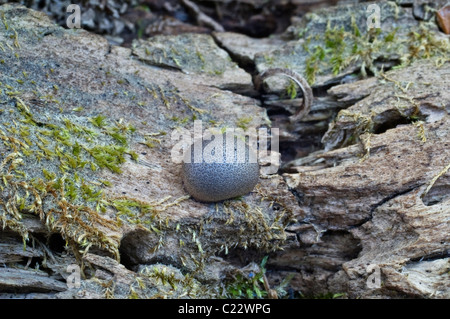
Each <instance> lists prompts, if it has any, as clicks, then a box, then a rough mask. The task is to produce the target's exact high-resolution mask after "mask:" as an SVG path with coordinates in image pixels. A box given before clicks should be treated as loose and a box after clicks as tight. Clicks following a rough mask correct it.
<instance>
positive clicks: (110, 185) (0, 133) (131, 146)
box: [0, 2, 450, 298]
mask: <svg viewBox="0 0 450 319" xmlns="http://www.w3.org/2000/svg"><path fill="white" fill-rule="evenodd" d="M382 6H383V8H384V9H386V11H385V12H386V13H387V14H386V17H385V19H384V20H383V23H385V25H387V26H389V25H390V24H389V23H392V22H393V21H394V22H396V23H398V24H399V25H401V28H400V30H399V36H405V34H406V29H408V28H409V27H418V24H419V22H418V21H417V19H416V18H415V16H414V14H413V8H411V7H408V6H405V7H403V6H400V7H398V8H397V7H396V6H395V5H394V4H393V3H391V4H389V3H388V4H386V3H384V2H383V3H382ZM358 8H359V9H358V10H357V11H356V20H355V23H356V25H357V26H360V29H361V30H362V27H361V25H363V23H364V22H365V20H364V19H363V17H364V14H365V11H364V10H365V4H360V5H358ZM363 9H364V10H363ZM396 10H397V11H396ZM416 11H417V10H416ZM336 13H339V14H336ZM351 13H352V12H350V11H349V10H348V7H345V6H344V7H337V8H334V9H327V10H324V11H321V15H320V17H315V16H314V14H310V15H308V16H307V17H305V18H304V19H302V20H301V21H300V22H299V24H298V25H297V24H295V25H293V27H292V28H291V29H290V31H289V32H291V33H292V32H294V33H297V35H298V32H300V31H301V28H303V27H304V26H305V25H307V26H309V28H308V29H307V30H306V31H305V32H306V34H305V36H306V38H307V37H308V36H312V35H314V34H315V33H320V32H321V33H324V32H325V30H327V26H326V21H327V19H331V18H330V17H336V19H335V20H333V22H335V24H333V25H336V26H339V27H340V26H343V27H344V28H348V30H347V31H346V32H350V31H349V30H353V32H355V33H356V31H355V30H356V29H355V24H354V23H353V24H352V19H351ZM396 13H397V16H396ZM416 15H419V13H417V14H416ZM0 16H1V17H2V22H1V23H0V44H2V46H3V47H4V49H5V50H1V47H0V50H1V51H0V54H1V56H0V60H1V61H2V62H1V63H0V82H1V91H0V105H1V112H2V113H1V120H0V177H1V178H0V184H1V187H2V190H1V192H0V200H1V202H0V225H1V227H2V232H1V233H0V234H2V237H1V239H0V262H1V263H4V265H3V264H2V265H0V293H3V294H5V296H6V294H11V293H13V294H14V293H16V296H17V297H20V296H24V297H26V296H28V297H33V296H34V297H36V298H40V297H45V296H47V297H50V298H158V297H163V298H164V297H165V298H183V297H191V298H196V297H218V296H222V297H223V296H226V297H233V296H234V297H236V296H235V295H232V294H231V293H230V292H229V291H227V288H226V287H227V285H228V287H229V285H230V284H232V283H233V282H235V281H236V280H238V278H241V280H242V278H243V277H244V278H247V277H245V274H248V273H249V271H250V270H249V269H251V271H252V272H253V274H254V273H255V272H257V271H260V270H261V268H260V267H259V266H257V265H259V264H260V262H261V260H263V258H264V257H265V256H268V259H267V264H266V265H265V267H266V268H267V269H268V270H270V271H267V272H266V274H265V276H266V279H267V281H266V282H265V284H266V286H267V287H270V289H271V291H272V289H273V290H274V291H277V294H278V297H283V296H286V292H285V294H284V295H283V293H282V290H283V289H281V288H280V289H278V288H277V286H278V285H280V284H281V283H282V282H283V281H284V280H285V279H286V278H290V277H292V279H291V280H290V282H289V284H288V286H287V288H286V289H290V291H291V292H293V295H295V294H297V295H295V296H298V294H299V293H301V294H303V295H306V296H317V295H321V294H327V293H339V294H342V293H343V294H345V296H347V297H350V298H360V297H364V298H378V297H381V298H383V297H384V298H385V297H402V298H408V297H422V298H448V297H449V291H450V290H449V289H448V287H449V280H448V269H449V256H448V248H449V243H448V231H449V213H450V207H449V205H450V204H449V203H450V197H449V190H450V178H449V174H450V173H449V165H450V147H449V143H450V129H449V128H450V117H449V112H450V96H449V94H448V88H449V87H450V84H449V82H448V81H449V70H450V63H449V61H448V59H445V56H444V58H442V56H440V55H439V54H441V53H442V52H444V53H445V52H446V51H445V48H446V45H447V44H448V37H444V36H443V35H442V34H441V33H439V31H438V29H437V27H431V28H430V29H429V30H428V31H429V32H431V34H432V35H435V36H436V39H438V40H439V41H443V42H439V41H438V42H436V43H434V44H435V45H436V47H439V50H441V51H439V52H437V54H436V55H437V58H438V59H435V60H418V61H413V60H412V59H411V60H410V61H409V62H410V63H409V64H408V65H404V66H403V67H402V68H398V69H397V70H392V71H389V72H384V71H383V70H381V69H379V70H378V71H377V72H375V71H376V67H378V66H380V65H379V64H376V63H375V64H373V65H372V66H371V68H369V66H368V65H367V64H366V66H367V70H366V71H370V70H371V71H374V72H375V73H376V74H374V76H372V77H369V78H366V79H361V78H362V76H360V75H358V74H357V73H358V70H359V71H361V70H363V69H364V67H363V66H364V64H363V61H362V60H356V62H355V61H352V62H355V63H350V64H348V65H346V66H345V67H343V68H342V69H336V70H334V71H335V72H333V70H332V69H327V68H325V69H323V70H321V71H322V73H320V72H319V73H318V74H316V79H315V80H316V82H315V83H314V85H313V88H314V89H315V92H314V93H315V97H314V101H313V105H312V107H311V110H312V111H311V113H310V114H309V115H308V116H306V117H304V118H303V119H302V120H301V121H298V122H296V123H289V122H288V121H287V120H286V119H287V117H288V116H289V115H290V114H292V113H293V112H295V109H296V102H298V101H300V100H301V99H302V96H301V94H299V96H298V100H297V101H296V100H293V102H292V103H291V105H290V106H289V105H288V106H287V105H286V104H287V103H285V101H283V100H286V99H287V98H288V97H287V96H285V95H283V94H281V93H280V92H281V91H280V85H279V83H277V82H272V83H270V82H269V81H267V82H269V83H268V89H273V90H272V91H270V92H269V93H268V95H267V96H263V97H262V101H261V100H259V99H257V98H255V97H258V96H257V95H255V90H254V87H253V83H252V77H251V75H250V74H249V73H247V72H246V71H245V70H243V69H241V68H240V67H239V66H238V64H237V63H236V62H234V61H232V58H231V57H230V56H229V54H228V53H227V51H225V50H223V49H221V48H219V46H218V45H217V44H216V43H215V42H214V39H213V37H212V36H209V35H177V36H173V37H169V36H165V37H163V36H160V37H153V38H151V39H149V40H139V41H136V42H135V43H134V45H133V47H132V48H131V49H128V48H123V47H116V46H111V45H109V44H108V42H107V41H106V40H105V39H104V38H103V37H101V36H99V35H94V34H91V33H88V32H86V31H83V30H66V29H63V28H60V27H57V26H56V25H55V24H53V23H52V22H50V21H49V19H48V18H47V17H46V16H45V15H44V14H42V13H38V12H35V11H32V10H28V9H26V8H25V7H22V6H16V5H10V4H7V5H3V6H0ZM423 17H425V16H423ZM352 28H353V29H352ZM286 35H288V34H286ZM286 35H285V36H286ZM383 36H387V34H384V33H383ZM214 37H215V39H216V40H217V39H219V41H220V42H221V45H222V46H223V47H224V48H226V49H227V50H228V51H229V52H234V54H232V56H233V57H235V56H238V55H242V56H246V59H248V60H247V62H249V61H250V62H249V63H250V64H253V65H254V66H255V71H257V72H260V71H263V70H265V69H267V68H269V67H273V66H277V65H278V66H280V67H286V65H285V64H286V63H287V62H289V63H288V64H289V65H290V66H291V67H292V69H294V70H295V71H297V72H298V73H299V74H302V75H303V74H304V73H305V70H306V67H307V65H306V62H305V60H306V59H308V58H309V57H310V56H309V55H308V54H309V53H311V52H309V53H308V51H307V50H305V47H304V44H305V41H306V40H305V39H306V38H305V37H303V39H298V38H296V39H293V38H290V40H283V38H280V39H277V40H276V41H274V42H272V41H267V42H265V41H263V42H264V43H265V45H266V46H265V47H264V50H265V51H266V52H257V53H255V52H256V51H257V49H255V46H254V45H253V44H254V43H253V42H252V43H249V47H250V49H249V51H248V52H242V50H239V49H233V50H232V49H230V48H227V46H228V47H229V46H233V43H239V41H241V40H242V39H237V40H236V39H235V41H237V42H235V41H234V40H233V35H232V34H231V35H230V34H220V33H217V34H215V35H214ZM389 39H390V38H388V40H389ZM322 40H323V39H322ZM279 41H281V42H284V44H283V46H281V47H280V43H281V42H279ZM311 41H312V42H311V45H315V44H317V45H318V43H319V42H317V43H315V42H314V41H316V40H315V39H312V40H311ZM317 41H319V40H317ZM445 41H447V42H445ZM256 42H258V41H256ZM388 42H389V41H388ZM433 48H435V47H433ZM391 49H392V48H391ZM292 52H293V54H291V53H292ZM288 53H289V54H288ZM399 53H401V52H392V51H389V50H387V51H383V52H381V53H380V55H379V56H378V55H376V56H373V58H374V59H375V60H376V59H377V57H380V59H378V62H379V61H380V60H382V59H381V57H384V58H386V59H387V60H391V61H390V62H389V64H386V65H389V67H390V66H392V63H394V62H393V61H395V60H396V59H398V54H399ZM447 54H448V51H447ZM447 56H448V55H447ZM439 57H440V58H439ZM365 62H368V61H365ZM397 62H398V61H397ZM336 71H337V72H336ZM361 72H362V71H361ZM366 73H367V72H366ZM369 75H370V72H369ZM337 84H339V85H337ZM281 90H284V88H283V87H281ZM240 93H245V94H248V96H245V95H242V94H240ZM291 93H292V92H291ZM275 95H276V96H280V99H279V100H278V101H274V99H273V97H274V96H275ZM269 99H271V101H269ZM261 102H262V103H261ZM269 104H271V105H269ZM262 105H263V106H267V109H265V108H263V107H261V106H262ZM280 110H281V111H280ZM267 111H269V113H271V114H273V117H272V119H273V121H272V122H271V121H270V120H269V117H268V115H267ZM194 120H202V122H203V125H204V127H203V128H205V129H206V128H208V129H216V130H220V129H223V128H225V127H241V128H245V129H253V128H259V127H264V126H267V127H269V126H272V127H276V126H278V125H279V126H280V128H281V133H282V138H283V139H284V140H283V142H285V143H286V144H285V145H287V146H289V145H293V144H299V148H295V152H297V153H296V154H295V155H292V159H293V161H290V162H289V163H286V159H285V158H282V160H284V161H285V162H284V163H283V164H285V165H284V166H283V169H284V172H283V171H280V173H283V174H271V175H270V174H269V175H267V174H261V178H260V182H259V184H258V185H257V186H256V187H255V189H254V191H253V192H251V193H250V194H248V195H245V196H242V197H241V198H237V199H233V200H228V201H224V202H220V203H213V204H205V203H201V202H197V201H195V200H193V199H192V198H190V197H189V196H188V194H187V193H186V191H185V189H184V188H183V184H182V181H181V175H180V164H179V163H176V162H175V161H173V159H172V150H173V148H174V147H175V146H176V145H177V143H178V142H179V140H176V139H172V138H171V137H172V133H173V132H180V131H182V130H183V129H186V130H191V131H192V128H193V123H194ZM329 123H331V124H330V125H329ZM320 141H323V144H321V143H320ZM289 143H291V144H289ZM302 143H304V144H302ZM296 147H297V146H296ZM282 151H283V150H282ZM311 151H315V152H311ZM299 155H300V156H299ZM298 157H302V158H298ZM5 233H7V234H8V237H6V235H5ZM12 233H14V236H13V237H9V234H12ZM52 236H56V237H53V240H52ZM6 238H8V239H6ZM33 238H34V239H36V240H38V241H39V243H40V244H39V245H36V246H35V247H33ZM24 243H25V249H24ZM30 259H32V261H33V264H34V265H38V266H39V267H40V268H41V270H40V271H37V270H34V269H31V268H30V267H27V266H29V265H27V263H28V261H29V260H30ZM72 264H76V265H78V266H79V267H80V271H81V274H80V276H81V278H80V284H81V285H80V287H78V288H69V287H68V286H67V283H66V280H67V278H68V275H69V273H68V272H67V266H68V265H72ZM243 274H244V275H243ZM377 276H378V277H377ZM252 287H253V286H252ZM260 288H261V289H264V287H263V286H262V285H261V287H260ZM34 294H35V295H34Z"/></svg>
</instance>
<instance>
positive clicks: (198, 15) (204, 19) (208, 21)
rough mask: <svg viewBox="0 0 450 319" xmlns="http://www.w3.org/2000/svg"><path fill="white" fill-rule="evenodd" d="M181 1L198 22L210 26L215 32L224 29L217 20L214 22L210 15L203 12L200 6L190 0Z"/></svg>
mask: <svg viewBox="0 0 450 319" xmlns="http://www.w3.org/2000/svg"><path fill="white" fill-rule="evenodd" d="M181 2H182V3H183V4H184V5H185V6H186V7H187V8H188V9H189V10H190V11H191V12H192V13H193V14H194V15H195V19H196V20H197V23H198V24H200V25H205V26H207V27H210V28H211V29H213V30H214V31H217V32H224V31H225V29H224V28H223V27H222V26H221V25H220V24H219V23H218V22H216V21H215V20H214V19H213V18H211V17H210V16H208V15H206V14H204V13H203V12H202V11H201V10H200V8H199V7H198V6H197V5H196V4H195V3H193V2H192V1H189V0H181Z"/></svg>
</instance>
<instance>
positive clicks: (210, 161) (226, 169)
mask: <svg viewBox="0 0 450 319" xmlns="http://www.w3.org/2000/svg"><path fill="white" fill-rule="evenodd" d="M218 136H220V135H218ZM222 139H223V148H222V150H220V148H219V152H218V153H217V154H216V153H215V152H216V151H217V150H215V148H212V149H211V145H210V146H209V147H208V144H209V143H212V141H213V140H214V135H213V138H212V141H211V140H203V141H201V140H200V141H197V142H198V143H199V145H201V149H200V148H199V149H200V150H201V153H202V155H201V157H200V161H198V162H197V163H196V162H195V157H194V151H195V149H194V146H192V147H191V152H190V153H189V152H188V153H187V154H186V155H185V158H184V162H183V168H182V170H183V171H182V172H183V182H184V187H185V188H186V190H187V191H188V193H189V194H190V195H191V196H192V197H194V198H195V199H196V200H199V201H202V202H218V201H222V200H225V199H229V198H233V197H238V196H242V195H245V194H247V193H249V192H251V191H252V190H253V188H254V187H255V186H256V184H257V183H258V180H259V165H258V162H257V160H256V153H254V151H253V149H252V148H251V147H250V146H248V144H245V146H244V147H242V148H239V147H236V146H237V142H238V140H237V138H235V144H234V148H231V147H229V148H230V149H234V152H233V155H232V156H230V154H228V161H227V152H226V150H227V148H226V145H227V143H226V141H227V139H226V134H223V135H222ZM218 141H219V142H220V139H219V140H218ZM241 143H243V140H241ZM194 144H195V143H194ZM216 145H217V144H216ZM250 152H252V154H253V155H254V156H253V159H254V160H252V158H251V157H250V156H249V155H250V154H251V153H250ZM230 157H231V158H230Z"/></svg>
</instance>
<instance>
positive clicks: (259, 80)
mask: <svg viewBox="0 0 450 319" xmlns="http://www.w3.org/2000/svg"><path fill="white" fill-rule="evenodd" d="M275 75H284V76H286V77H288V78H290V79H291V80H293V81H294V82H295V83H296V84H297V85H298V86H299V87H300V89H301V90H302V92H303V104H302V105H301V106H300V108H299V109H298V110H297V112H296V113H295V114H294V115H292V116H291V117H290V120H291V121H292V122H294V121H297V120H299V119H301V118H302V117H303V116H305V115H306V114H308V113H309V111H310V109H311V104H312V101H313V98H314V96H313V92H312V89H311V87H310V86H309V84H308V82H306V80H305V79H304V78H303V77H302V76H300V75H299V74H298V73H296V72H294V71H292V70H289V69H281V68H273V69H267V70H266V71H264V72H262V73H261V74H259V75H258V76H257V77H256V82H255V85H256V89H257V90H260V89H261V87H262V84H263V82H264V80H266V79H267V78H269V77H271V76H275Z"/></svg>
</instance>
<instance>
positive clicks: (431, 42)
mask: <svg viewBox="0 0 450 319" xmlns="http://www.w3.org/2000/svg"><path fill="white" fill-rule="evenodd" d="M303 49H304V50H305V51H306V52H308V53H309V56H308V58H307V59H306V61H305V78H306V79H307V81H308V82H309V83H310V84H311V85H312V84H314V83H315V81H316V78H317V75H319V74H327V73H332V74H334V75H338V74H339V73H341V72H342V71H343V70H345V69H346V68H347V67H349V66H356V65H359V70H360V73H361V75H363V76H366V75H367V71H370V72H372V73H373V74H375V75H377V74H378V69H377V68H376V66H375V61H376V60H377V59H379V58H381V57H383V58H385V59H388V58H389V57H390V56H394V55H400V59H399V60H400V61H401V64H399V65H398V66H397V68H398V67H404V66H406V65H409V64H410V63H411V62H412V61H414V60H415V59H429V58H436V59H445V58H447V57H448V55H449V53H450V44H449V43H448V41H446V40H438V39H437V38H436V36H435V35H434V31H431V30H429V29H428V28H427V27H426V26H425V25H421V26H419V27H417V28H414V29H413V30H412V31H409V32H405V31H403V33H402V34H399V28H395V29H394V30H392V31H391V32H389V33H387V34H384V35H383V34H382V33H381V29H375V28H372V29H370V30H369V31H368V32H365V33H362V32H361V31H360V30H359V28H358V26H357V25H356V23H355V21H354V19H353V20H352V25H351V29H350V30H345V29H344V28H343V27H341V28H337V27H336V26H334V27H333V26H331V24H330V22H329V23H328V25H327V28H326V31H325V32H324V34H323V36H319V38H318V41H311V38H309V39H308V40H307V41H305V43H304V44H303Z"/></svg>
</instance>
